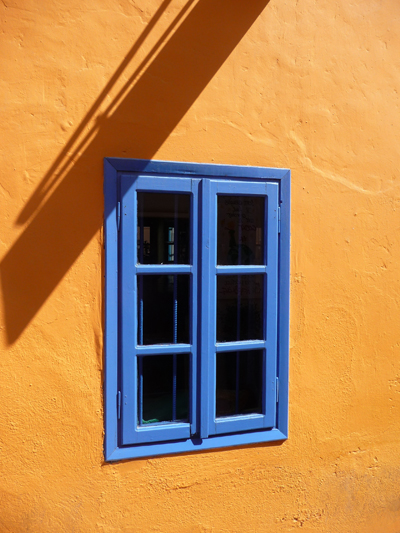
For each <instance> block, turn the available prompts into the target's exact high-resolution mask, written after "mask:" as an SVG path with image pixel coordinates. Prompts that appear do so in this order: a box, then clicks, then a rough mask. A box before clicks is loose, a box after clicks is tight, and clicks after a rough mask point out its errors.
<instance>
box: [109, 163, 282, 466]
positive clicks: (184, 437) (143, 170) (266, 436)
mask: <svg viewBox="0 0 400 533" xmlns="http://www.w3.org/2000/svg"><path fill="white" fill-rule="evenodd" d="M126 173H129V174H126ZM121 174H123V178H124V179H122V181H123V182H124V181H125V182H126V183H125V189H124V193H123V196H122V197H121V208H122V209H121V225H123V224H124V221H123V219H124V218H125V217H124V215H123V210H124V200H125V198H126V195H127V194H128V193H129V191H130V189H131V188H132V187H133V188H134V189H136V188H137V186H139V187H140V190H148V191H152V190H154V186H155V185H157V190H167V191H169V192H191V191H192V188H193V183H195V189H196V187H197V189H198V188H199V186H200V187H201V189H200V191H199V192H202V194H203V195H202V194H199V195H197V192H196V195H197V196H196V197H197V198H198V201H196V202H194V204H193V206H192V213H194V212H195V210H197V207H199V211H198V212H197V216H194V220H193V224H192V227H193V236H194V237H196V238H197V236H200V237H201V240H200V242H199V243H198V244H199V245H198V244H197V243H196V244H195V239H194V238H193V240H192V242H193V248H192V250H191V254H192V255H191V265H160V266H161V267H162V269H161V270H162V271H160V272H158V271H157V270H155V269H157V268H158V265H155V269H154V270H153V271H152V272H150V271H151V270H152V268H153V265H140V266H139V269H141V268H142V267H144V269H146V268H148V267H150V271H146V272H144V271H142V272H140V273H146V274H150V273H160V274H162V273H164V274H166V273H167V271H166V270H164V269H165V268H167V269H169V267H174V268H175V270H171V272H169V271H168V274H170V273H171V274H178V273H186V274H190V279H191V285H190V287H191V289H190V290H191V301H193V307H192V309H191V310H190V313H191V320H190V323H191V339H190V342H191V344H188V345H172V346H171V345H160V346H140V347H138V346H137V339H136V336H137V331H136V326H135V325H134V327H133V328H132V330H131V331H133V332H134V335H133V337H134V339H133V340H134V342H133V345H132V346H133V350H134V353H135V354H137V355H135V356H134V357H131V358H130V359H131V362H130V363H129V364H128V366H125V367H124V372H123V373H122V383H121V384H123V382H124V375H125V374H126V373H127V372H125V371H126V370H127V369H128V370H129V369H130V368H131V369H132V370H133V371H134V372H133V374H134V375H133V376H131V383H132V382H134V381H135V380H136V375H135V372H137V368H136V367H137V364H136V357H137V356H138V355H139V354H143V355H144V354H145V353H146V354H147V355H149V354H150V353H151V354H156V353H159V351H158V348H160V349H161V351H165V353H189V354H190V365H191V398H190V411H191V413H192V414H191V420H190V424H189V423H165V424H157V425H149V426H147V427H143V426H142V427H141V428H139V430H140V431H136V433H137V434H138V435H139V437H136V444H134V445H133V446H131V445H126V446H125V445H124V444H123V442H124V440H123V435H124V429H126V426H127V420H126V418H127V417H126V416H125V419H124V416H123V415H122V417H123V420H121V423H120V430H119V429H118V427H119V421H118V418H117V401H116V399H117V395H118V392H119V382H118V379H119V378H118V371H119V370H118V365H119V363H118V351H119V347H118V336H119V332H121V333H120V334H121V343H123V338H124V330H125V329H126V328H125V327H124V324H125V323H129V322H131V319H130V318H132V317H130V314H131V315H132V316H133V315H135V314H136V313H137V306H136V305H133V306H132V311H127V310H124V311H123V312H122V313H121V316H120V317H119V311H118V308H119V303H118V302H119V297H120V298H121V299H122V300H124V298H125V299H126V297H127V296H126V293H128V294H129V290H130V287H129V286H128V287H127V288H126V287H125V285H126V284H125V283H122V279H124V280H125V279H126V272H125V271H127V268H126V267H125V268H124V266H125V264H127V253H126V252H125V253H123V251H122V250H121V263H120V265H119V258H118V254H119V251H118V229H117V216H116V206H117V202H118V200H119V197H118V189H117V187H118V180H119V179H120V177H121ZM125 177H127V178H128V177H129V179H128V180H126V179H125ZM188 178H189V179H188ZM215 178H228V179H229V183H230V185H229V192H227V193H225V194H243V191H242V190H241V191H240V192H238V193H236V192H235V191H236V190H239V189H240V188H241V187H242V184H244V186H245V187H246V188H247V186H248V184H249V181H247V180H248V179H249V178H251V181H255V182H257V185H264V186H265V187H266V189H267V186H268V184H275V187H276V186H278V188H279V202H280V204H279V205H280V208H281V232H280V234H279V237H278V239H279V240H278V268H279V270H278V272H279V274H278V276H279V277H278V287H279V289H278V291H277V298H276V301H277V312H278V320H277V342H276V345H277V347H278V348H277V355H276V356H275V360H276V361H277V365H276V366H275V370H272V371H271V372H270V373H271V377H272V376H273V374H275V378H276V375H278V376H279V386H280V393H279V402H278V403H277V404H276V409H275V413H276V426H275V427H274V428H272V429H271V428H270V427H268V428H266V429H260V430H258V429H251V428H250V427H248V428H247V429H246V431H245V430H243V432H239V433H232V434H229V433H228V430H227V429H224V430H223V431H224V434H221V435H209V431H208V425H209V422H210V418H211V419H212V418H213V413H214V410H215V389H214V388H213V385H211V384H210V379H209V373H210V371H211V374H214V375H215V353H216V352H220V351H235V350H247V349H264V350H266V352H265V353H266V354H267V355H266V356H265V358H264V359H265V361H266V362H267V365H266V367H265V372H266V373H267V374H268V372H269V371H268V362H269V361H271V360H272V358H271V355H270V352H271V335H272V334H271V333H268V326H269V324H268V322H267V324H266V335H267V340H266V341H263V340H255V341H245V342H239V343H218V344H215V323H214V321H213V323H212V326H210V322H209V320H208V321H207V322H206V325H204V321H203V322H202V323H201V327H202V330H201V332H200V330H199V332H200V333H201V335H200V337H199V338H198V339H197V327H196V324H197V314H198V306H199V309H200V308H201V306H203V309H204V304H205V303H206V304H207V303H208V304H210V305H211V307H212V308H213V309H211V311H212V314H213V313H215V306H216V300H215V299H216V295H215V284H214V287H210V284H209V281H208V278H209V277H210V276H211V277H212V278H214V279H215V277H216V276H215V274H216V272H217V271H218V273H219V274H222V273H237V274H245V273H254V270H252V267H253V265H250V270H249V271H248V272H246V271H245V270H244V269H243V268H247V266H245V267H244V266H243V267H240V268H239V270H238V271H236V266H235V267H234V268H235V271H229V270H228V269H229V268H230V267H228V268H227V269H226V268H225V267H217V268H216V266H215V263H214V264H213V265H210V238H211V252H212V254H214V255H215V257H216V251H215V249H214V248H213V247H214V245H215V243H216V233H215V232H216V219H214V220H213V221H212V220H210V200H209V198H208V199H207V196H208V194H207V188H208V187H209V184H210V183H211V182H212V181H216V182H217V183H223V181H218V179H217V180H215ZM175 180H178V181H175ZM150 181H151V185H150V184H149V182H150ZM218 188H219V187H218ZM222 188H224V187H222ZM197 189H196V191H197ZM266 189H265V190H266ZM134 192H135V191H134ZM135 194H136V192H135ZM221 194H224V192H222V191H221ZM244 194H249V193H248V191H247V190H246V192H245V193H244ZM256 194H259V193H258V192H257V193H256ZM264 194H265V193H264ZM104 195H105V216H104V239H105V248H106V252H105V278H106V279H105V342H104V347H105V380H104V389H105V398H104V402H105V439H104V449H105V457H106V460H109V461H118V460H122V459H129V458H133V457H145V456H152V455H165V454H171V453H184V452H189V451H199V450H207V449H212V448H225V447H229V446H242V445H247V444H256V443H261V442H274V441H276V442H279V441H282V440H284V439H286V438H287V431H288V372H289V365H288V362H289V295H290V293H289V289H290V286H289V266H290V254H289V252H290V171H289V170H286V169H266V168H262V167H237V166H230V165H204V164H198V163H175V162H161V161H145V160H126V159H114V158H110V159H105V161H104ZM267 196H269V193H268V194H267ZM132 208H133V209H134V210H135V209H136V202H133V204H132ZM268 209H269V207H268ZM211 211H212V212H215V213H216V204H215V205H214V206H213V209H212V210H211ZM135 217H136V214H135V215H134V217H133V218H135ZM198 218H201V219H202V221H201V224H202V225H201V226H197V219H198ZM272 223H273V224H274V221H272ZM195 225H196V227H195ZM125 226H126V221H125ZM200 227H201V228H202V229H203V231H202V232H200V231H199V228H200ZM122 233H124V231H122ZM131 236H132V241H131V246H132V243H133V246H132V249H133V255H136V249H137V247H136V232H133V233H132V235H131ZM121 248H124V246H121ZM267 252H268V253H267V258H268V265H267V267H265V269H264V271H263V272H259V273H265V276H266V278H267V279H268V281H267V284H268V283H270V280H269V278H270V277H271V271H270V263H271V255H270V254H271V251H270V250H267ZM207 257H208V260H207ZM131 259H132V258H129V261H131ZM274 260H275V259H274ZM130 264H131V266H134V265H136V259H135V260H134V261H133V262H131V263H130ZM197 265H201V272H200V271H199V270H198V267H197ZM254 267H256V269H257V268H258V265H254ZM118 268H119V270H120V272H118ZM262 268H264V267H262ZM176 269H178V270H176ZM220 269H221V270H220ZM121 270H122V272H121ZM132 270H133V278H135V277H136V275H137V274H138V273H139V271H138V270H136V269H135V267H134V268H133V269H132ZM273 270H274V268H272V271H273ZM124 272H125V273H124ZM205 273H206V274H207V275H206V279H204V274H205ZM119 276H120V277H119ZM128 278H129V276H128ZM128 281H129V279H128ZM200 281H201V287H200V285H199V284H198V282H200ZM132 290H133V292H135V291H136V284H135V283H133V288H132ZM271 290H272V289H271V286H270V285H268V286H267V289H266V292H267V301H269V302H270V301H271V300H273V298H269V296H271ZM118 291H120V292H118ZM198 295H199V297H197V296H198ZM130 297H131V298H133V301H135V299H136V294H134V295H133V296H132V294H131V295H130ZM196 304H198V306H197V305H196ZM205 307H207V305H206V306H205ZM209 314H210V313H207V312H204V311H203V315H204V317H206V318H207V317H209ZM267 314H269V315H270V314H271V311H268V312H267ZM119 320H121V322H122V324H121V325H120V323H119ZM133 322H134V324H136V322H137V317H136V318H135V320H134V321H133ZM199 322H201V321H199ZM270 327H271V329H272V326H270ZM275 329H276V328H275ZM203 330H205V332H206V335H205V336H204V335H203V333H204V331H203ZM272 336H273V335H272ZM131 337H132V335H131ZM203 337H204V338H203ZM125 344H126V339H125ZM171 348H172V350H173V352H170V351H169V350H171ZM198 348H201V349H202V350H203V353H204V349H205V350H206V353H208V357H203V358H201V359H197V349H198ZM211 354H213V355H212V356H211ZM198 362H199V365H200V366H199V367H198ZM198 368H199V370H200V375H196V374H197V369H198ZM129 373H130V372H128V374H129ZM268 383H269V384H270V386H267V391H268V390H269V391H270V392H269V394H271V395H272V394H276V384H275V383H276V379H275V380H274V385H273V386H272V383H270V379H269V378H267V385H268ZM125 388H126V387H125ZM133 388H134V390H136V384H135V386H134V387H133ZM196 391H200V395H201V396H200V397H201V405H200V406H199V407H197V406H196V401H197V393H196ZM134 396H135V395H134ZM267 396H268V393H267V394H266V396H265V402H266V403H268V402H267ZM210 398H211V399H210ZM125 400H126V399H125V398H124V397H122V413H124V412H125V411H126V405H125ZM128 400H129V401H128V403H129V402H130V401H131V400H130V399H129V398H128ZM132 401H133V402H135V401H136V402H137V398H132ZM211 404H212V406H211ZM210 406H211V407H212V416H211V417H210ZM200 407H201V409H200ZM131 410H133V412H136V411H137V409H136V406H134V407H133V409H132V406H131ZM267 410H268V409H267ZM198 415H200V419H198ZM135 416H137V413H135ZM258 416H259V415H256V416H250V417H230V418H228V417H227V418H223V419H222V418H220V419H218V420H217V424H215V425H216V426H217V427H221V428H222V427H224V426H226V428H227V427H228V426H229V424H230V423H231V422H233V423H234V424H235V423H236V422H237V421H238V420H239V419H241V422H242V424H251V423H253V422H254V421H255V420H257V418H258ZM129 423H130V424H131V425H132V423H131V421H129ZM189 427H190V432H189ZM172 429H173V430H174V431H176V432H175V433H174V431H172V432H171V430H172ZM217 431H219V429H218V430H217ZM229 431H230V430H229ZM234 431H240V430H237V429H236V430H234ZM225 432H227V433H225ZM146 433H147V434H151V435H152V436H151V438H149V437H148V436H146ZM119 434H120V437H118V435H119ZM190 434H191V435H193V439H190V438H189V435H190ZM199 434H200V435H201V436H203V437H208V438H204V439H201V438H199V437H198V436H197V435H199ZM178 435H179V436H178ZM142 436H143V442H139V440H140V441H142ZM119 438H120V440H119ZM164 438H165V442H160V441H161V440H164ZM170 438H172V440H170V441H169V440H168V439H170Z"/></svg>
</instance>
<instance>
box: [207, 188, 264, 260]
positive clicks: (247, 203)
mask: <svg viewBox="0 0 400 533" xmlns="http://www.w3.org/2000/svg"><path fill="white" fill-rule="evenodd" d="M264 206H265V200H264V198H263V197H260V196H218V225H217V228H218V234H217V263H218V265H262V264H264V253H263V250H264Z"/></svg>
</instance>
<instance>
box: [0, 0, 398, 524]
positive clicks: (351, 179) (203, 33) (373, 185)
mask: <svg viewBox="0 0 400 533" xmlns="http://www.w3.org/2000/svg"><path fill="white" fill-rule="evenodd" d="M0 13H1V17H0V21H1V22H0V24H1V45H0V50H1V67H0V69H1V79H0V100H1V109H0V116H1V120H0V138H1V148H0V157H1V164H0V174H1V184H0V213H1V218H2V225H1V234H0V245H1V248H0V252H1V258H0V275H1V290H2V298H1V300H2V307H1V313H2V320H1V324H2V336H1V346H2V348H1V357H0V405H1V408H0V532H1V533H22V532H23V533H25V532H28V531H29V532H34V533H58V532H79V533H91V532H99V533H140V532H162V533H169V532H188V533H189V532H190V533H192V532H193V533H206V532H207V533H208V532H210V533H211V532H213V533H217V532H218V533H219V532H221V533H222V532H224V533H228V532H229V533H230V532H232V533H233V532H277V533H280V532H291V531H297V530H301V531H304V532H314V531H315V532H326V533H333V532H338V533H350V532H351V533H399V532H400V489H399V487H400V463H399V457H400V424H399V417H400V356H399V355H400V332H399V330H400V275H399V271H400V270H399V263H400V245H399V242H400V237H399V236H400V217H399V213H400V175H399V163H400V143H399V139H400V113H399V104H400V100H399V91H400V32H399V27H400V3H399V1H398V0H353V1H347V0H336V1H332V0H318V1H315V0H297V1H296V2H294V1H287V0H270V1H268V0H252V1H251V2H243V1H240V0H118V1H117V0H79V1H77V0H68V1H67V0H52V1H50V0H41V1H40V2H38V1H36V0H2V1H1V2H0ZM105 156H114V157H139V158H157V159H165V160H182V161H197V162H207V163H208V162H215V163H227V164H241V165H262V166H276V167H287V168H290V169H291V170H292V238H291V243H292V244H291V250H292V255H291V341H290V345H291V350H290V411H289V416H290V418H289V420H290V433H289V440H288V441H286V442H285V443H283V444H281V445H269V446H265V445H260V446H249V447H243V448H237V449H229V450H218V451H212V452H207V453H198V454H188V455H180V456H169V457H160V458H154V459H145V460H132V461H127V462H124V463H118V464H107V463H105V462H104V458H103V395H102V380H103V368H104V361H103V338H102V336H103V318H102V317H103V275H104V268H103V237H102V223H103V193H102V185H103V172H102V164H103V157H105Z"/></svg>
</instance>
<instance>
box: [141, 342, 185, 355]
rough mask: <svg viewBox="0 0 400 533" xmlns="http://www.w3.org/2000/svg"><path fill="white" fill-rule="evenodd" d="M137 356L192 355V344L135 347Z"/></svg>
mask: <svg viewBox="0 0 400 533" xmlns="http://www.w3.org/2000/svg"><path fill="white" fill-rule="evenodd" d="M135 352H136V353H137V355H138V356H139V355H142V356H143V355H145V356H146V357H151V356H152V355H166V354H174V353H176V354H179V353H192V352H193V347H192V344H148V345H146V344H145V345H142V346H140V345H138V346H135Z"/></svg>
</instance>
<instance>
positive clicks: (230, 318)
mask: <svg viewBox="0 0 400 533" xmlns="http://www.w3.org/2000/svg"><path fill="white" fill-rule="evenodd" d="M263 280H264V276H263V274H243V275H229V276H225V275H219V276H217V341H218V342H229V341H244V340H252V339H263V338H264V334H263V301H264V298H263V292H264V283H263Z"/></svg>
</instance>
